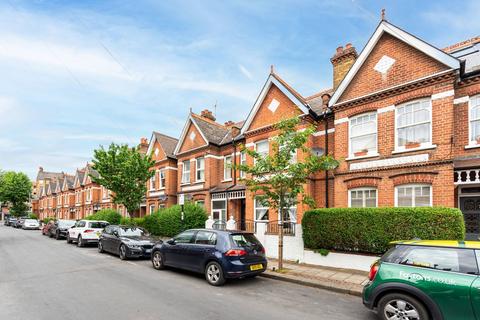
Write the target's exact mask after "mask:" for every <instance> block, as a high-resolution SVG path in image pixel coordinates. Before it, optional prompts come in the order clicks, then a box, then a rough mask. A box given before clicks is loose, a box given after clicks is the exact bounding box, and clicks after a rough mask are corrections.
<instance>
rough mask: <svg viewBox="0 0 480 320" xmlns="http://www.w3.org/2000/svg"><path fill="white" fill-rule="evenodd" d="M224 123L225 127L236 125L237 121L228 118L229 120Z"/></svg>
mask: <svg viewBox="0 0 480 320" xmlns="http://www.w3.org/2000/svg"><path fill="white" fill-rule="evenodd" d="M224 125H225V127H227V128H230V127H233V126H234V125H235V122H233V121H232V120H228V121H227V122H225V123H224Z"/></svg>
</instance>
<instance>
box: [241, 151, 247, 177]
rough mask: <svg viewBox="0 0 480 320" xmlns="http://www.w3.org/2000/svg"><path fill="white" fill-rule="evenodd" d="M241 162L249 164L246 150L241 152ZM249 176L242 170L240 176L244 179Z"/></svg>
mask: <svg viewBox="0 0 480 320" xmlns="http://www.w3.org/2000/svg"><path fill="white" fill-rule="evenodd" d="M240 164H241V165H245V164H247V153H246V152H245V151H242V152H240ZM246 176H247V173H246V172H245V171H241V170H240V178H241V179H244V178H245V177H246Z"/></svg>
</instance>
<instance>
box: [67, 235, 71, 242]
mask: <svg viewBox="0 0 480 320" xmlns="http://www.w3.org/2000/svg"><path fill="white" fill-rule="evenodd" d="M67 243H72V239H71V238H70V233H67Z"/></svg>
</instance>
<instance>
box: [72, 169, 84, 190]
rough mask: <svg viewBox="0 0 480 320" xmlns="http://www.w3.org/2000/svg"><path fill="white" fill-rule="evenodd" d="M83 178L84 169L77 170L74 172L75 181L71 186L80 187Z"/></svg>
mask: <svg viewBox="0 0 480 320" xmlns="http://www.w3.org/2000/svg"><path fill="white" fill-rule="evenodd" d="M84 177H85V169H81V170H80V169H77V172H75V179H74V182H73V186H74V187H75V186H76V185H77V183H78V184H80V185H81V186H82V185H83V179H84Z"/></svg>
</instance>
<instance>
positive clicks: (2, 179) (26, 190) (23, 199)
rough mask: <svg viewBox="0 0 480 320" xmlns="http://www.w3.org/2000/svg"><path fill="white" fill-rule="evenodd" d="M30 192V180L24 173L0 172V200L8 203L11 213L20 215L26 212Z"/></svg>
mask: <svg viewBox="0 0 480 320" xmlns="http://www.w3.org/2000/svg"><path fill="white" fill-rule="evenodd" d="M31 192H32V182H31V181H30V179H29V178H28V176H27V175H26V174H25V173H22V172H14V171H8V172H5V173H0V202H6V203H8V204H10V206H11V207H10V213H11V214H12V215H14V216H22V215H24V214H25V213H26V212H27V210H28V201H29V200H30V194H31Z"/></svg>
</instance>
